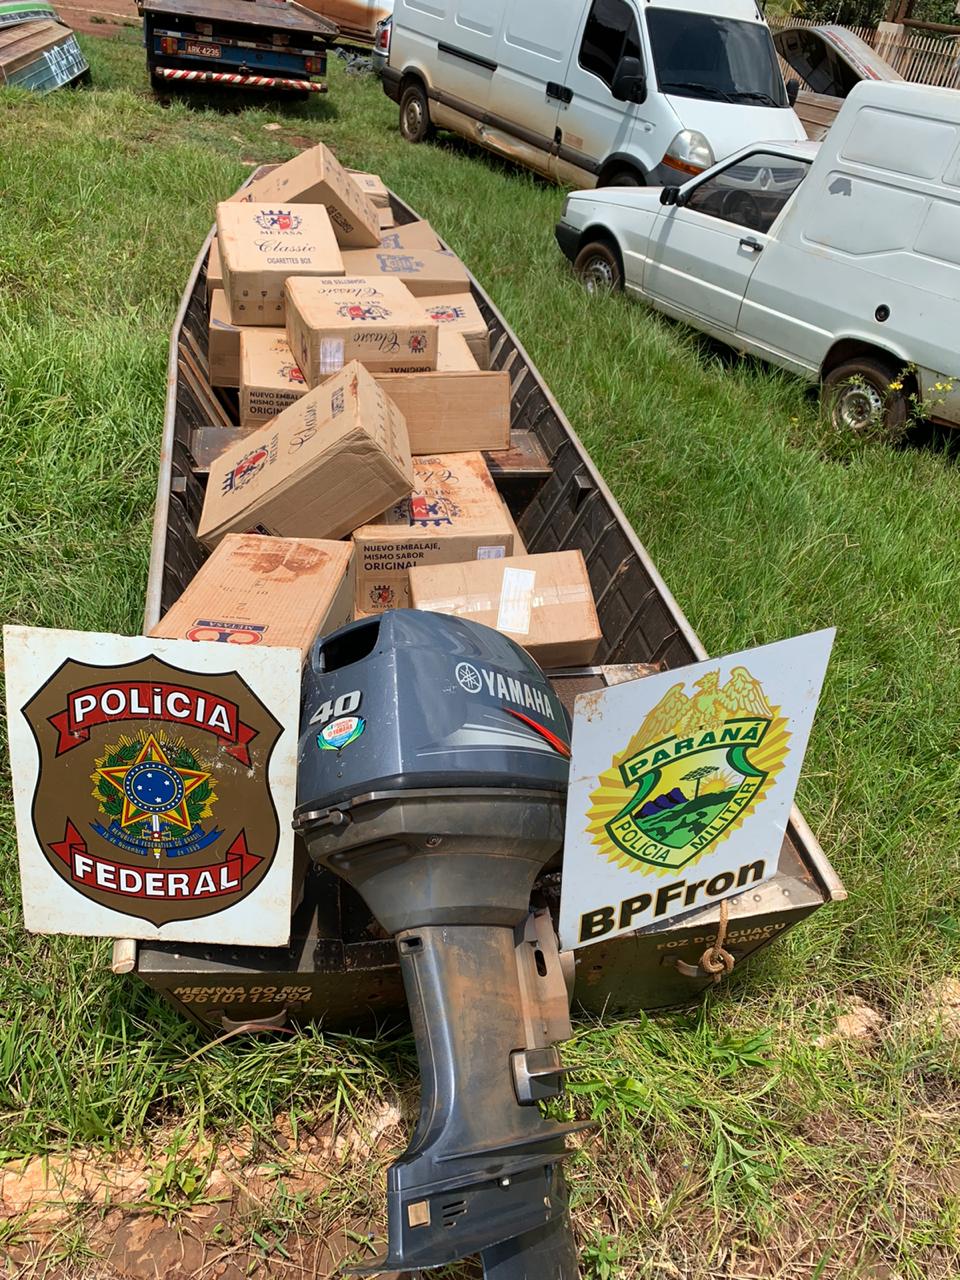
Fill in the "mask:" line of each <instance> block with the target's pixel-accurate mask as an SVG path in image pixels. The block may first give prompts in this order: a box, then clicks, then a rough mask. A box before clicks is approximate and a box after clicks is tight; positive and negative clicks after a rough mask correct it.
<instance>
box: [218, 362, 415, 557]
mask: <svg viewBox="0 0 960 1280" xmlns="http://www.w3.org/2000/svg"><path fill="white" fill-rule="evenodd" d="M413 484H414V473H413V464H412V462H411V459H410V445H409V440H408V438H407V428H406V424H405V423H404V420H403V417H402V416H401V414H400V412H399V410H398V409H397V408H396V406H395V405H394V404H392V403H391V401H390V400H389V399H388V398H387V396H386V395H385V394H384V392H383V391H381V389H380V388H379V387H378V386H377V383H376V382H375V381H374V379H373V377H372V376H371V375H370V374H369V373H368V372H367V370H366V369H364V367H363V366H362V365H361V364H359V363H357V362H354V363H352V364H349V365H348V366H347V367H346V368H345V369H343V370H341V371H340V373H339V374H336V375H335V376H334V377H332V378H329V379H328V380H327V381H326V382H325V383H324V384H323V386H320V387H315V388H314V389H313V390H312V391H310V392H308V394H307V395H305V396H303V397H302V398H301V399H300V400H297V401H296V402H295V403H294V404H291V405H289V406H288V408H286V409H284V410H283V412H282V413H281V414H280V415H279V416H278V417H276V418H274V419H273V420H272V422H269V423H267V424H265V425H264V426H263V427H261V428H259V429H258V430H256V431H253V432H251V433H250V434H249V435H247V436H244V437H243V438H242V439H240V440H238V441H237V442H236V443H235V444H233V445H231V446H230V447H229V448H227V449H225V450H224V451H223V453H221V454H220V455H219V457H217V458H214V459H213V461H212V462H211V463H210V471H209V475H208V477H207V491H206V496H205V499H204V504H203V510H202V512H201V515H200V524H199V528H198V531H197V532H198V537H199V538H200V541H201V542H203V543H205V544H206V545H207V546H209V547H213V546H216V545H217V543H218V542H220V541H221V539H222V538H223V537H224V535H225V534H228V533H253V532H259V533H267V534H271V535H273V536H278V537H285V538H323V539H327V538H341V537H343V536H344V534H347V533H350V532H351V530H353V529H355V528H357V527H358V526H359V525H361V524H363V523H364V522H365V521H369V520H371V519H373V518H374V516H375V515H376V513H377V512H378V511H382V510H383V509H384V507H389V506H391V505H392V504H394V503H396V502H399V501H400V500H401V499H402V498H403V497H405V496H406V495H407V494H408V493H409V492H410V491H411V489H412V488H413Z"/></svg>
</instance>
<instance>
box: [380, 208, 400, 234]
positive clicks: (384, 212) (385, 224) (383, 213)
mask: <svg viewBox="0 0 960 1280" xmlns="http://www.w3.org/2000/svg"><path fill="white" fill-rule="evenodd" d="M377 214H378V215H379V220H380V235H381V236H382V235H383V233H384V232H385V231H390V230H391V229H392V228H393V227H395V226H396V225H397V220H396V218H395V217H394V216H393V210H392V209H390V208H387V209H378V210H377Z"/></svg>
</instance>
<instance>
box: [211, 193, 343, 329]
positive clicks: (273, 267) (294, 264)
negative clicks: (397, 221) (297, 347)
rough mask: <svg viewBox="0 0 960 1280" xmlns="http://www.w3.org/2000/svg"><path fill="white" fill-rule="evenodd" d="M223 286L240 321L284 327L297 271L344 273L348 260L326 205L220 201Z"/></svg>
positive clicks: (325, 274) (307, 272) (234, 318)
mask: <svg viewBox="0 0 960 1280" xmlns="http://www.w3.org/2000/svg"><path fill="white" fill-rule="evenodd" d="M217 241H218V243H219V246H220V262H221V268H222V271H223V287H224V292H225V293H226V295H227V301H228V302H229V304H230V316H231V319H232V320H233V321H234V323H236V324H245V325H281V324H282V323H283V305H284V292H283V286H284V282H285V281H286V280H287V279H288V278H289V277H290V276H292V275H299V276H342V275H343V272H344V268H343V259H342V257H341V255H340V249H339V247H338V245H337V241H336V237H335V236H334V234H333V230H332V228H331V226H330V219H329V218H328V217H327V212H326V210H325V209H324V208H323V206H322V205H309V204H287V205H280V204H277V205H273V206H271V205H265V204H231V203H230V202H229V201H227V202H224V203H222V204H219V205H217Z"/></svg>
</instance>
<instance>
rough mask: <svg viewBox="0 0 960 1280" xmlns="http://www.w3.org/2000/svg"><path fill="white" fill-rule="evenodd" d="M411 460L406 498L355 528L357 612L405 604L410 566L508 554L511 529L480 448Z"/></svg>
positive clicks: (499, 556)
mask: <svg viewBox="0 0 960 1280" xmlns="http://www.w3.org/2000/svg"><path fill="white" fill-rule="evenodd" d="M413 465H414V472H415V487H414V490H413V493H412V494H411V495H410V497H408V498H404V499H403V500H402V501H400V502H397V503H396V504H394V505H393V506H391V507H390V508H389V509H388V510H387V511H385V512H384V514H383V515H382V516H381V517H380V519H379V520H377V521H375V522H374V523H371V524H367V525H364V526H362V527H361V528H358V529H356V530H355V531H354V535H353V544H354V546H355V548H356V553H357V554H356V563H355V570H356V583H357V594H356V602H355V611H356V612H358V613H364V614H365V613H382V612H383V611H384V610H386V609H405V608H409V606H410V570H411V569H412V568H414V567H415V566H419V565H436V564H456V563H457V562H459V561H461V560H486V559H502V558H503V557H504V556H509V555H512V554H513V531H512V529H511V528H510V523H509V521H508V520H507V517H506V514H505V512H504V508H503V503H502V502H501V500H500V495H499V494H498V493H497V490H496V487H495V486H494V483H493V480H492V479H491V478H490V472H489V471H488V470H487V465H486V463H485V462H484V460H483V457H482V455H481V454H479V453H448V454H441V455H437V456H434V457H426V458H414V460H413Z"/></svg>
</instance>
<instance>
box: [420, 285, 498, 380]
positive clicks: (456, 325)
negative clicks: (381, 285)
mask: <svg viewBox="0 0 960 1280" xmlns="http://www.w3.org/2000/svg"><path fill="white" fill-rule="evenodd" d="M421 306H422V307H423V314H424V315H425V316H426V317H427V319H428V320H436V322H437V324H438V325H439V326H440V332H441V333H443V332H444V331H445V330H452V331H453V332H455V333H460V334H462V335H463V337H464V338H465V339H466V341H467V346H468V347H469V348H470V350H471V351H472V352H473V358H474V359H475V360H476V362H477V365H478V367H479V368H481V369H489V368H490V334H489V332H488V330H487V322H486V320H484V318H483V316H482V315H481V314H480V308H479V307H478V306H477V304H476V302H475V301H474V299H473V294H472V293H454V294H446V295H441V296H440V297H437V298H423V299H421Z"/></svg>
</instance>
